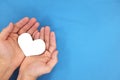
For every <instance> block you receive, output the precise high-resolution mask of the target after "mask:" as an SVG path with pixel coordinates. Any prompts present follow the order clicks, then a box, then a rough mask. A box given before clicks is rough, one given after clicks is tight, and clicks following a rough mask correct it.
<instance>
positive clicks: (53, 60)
mask: <svg viewBox="0 0 120 80" xmlns="http://www.w3.org/2000/svg"><path fill="white" fill-rule="evenodd" d="M57 56H58V51H57V50H56V51H54V53H53V54H52V58H51V59H50V60H49V61H48V62H47V66H48V68H49V69H51V70H52V69H53V67H54V66H55V65H56V64H57V62H58V57H57Z"/></svg>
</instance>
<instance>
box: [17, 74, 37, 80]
mask: <svg viewBox="0 0 120 80" xmlns="http://www.w3.org/2000/svg"><path fill="white" fill-rule="evenodd" d="M36 79H37V77H33V76H31V75H26V74H20V73H19V75H18V78H17V80H36Z"/></svg>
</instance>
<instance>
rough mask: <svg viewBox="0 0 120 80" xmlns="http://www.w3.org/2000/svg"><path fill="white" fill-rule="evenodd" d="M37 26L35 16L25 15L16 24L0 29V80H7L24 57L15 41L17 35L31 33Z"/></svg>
mask: <svg viewBox="0 0 120 80" xmlns="http://www.w3.org/2000/svg"><path fill="white" fill-rule="evenodd" d="M38 26H39V23H38V22H36V19H35V18H32V19H29V18H28V17H25V18H24V19H22V20H20V21H18V22H17V23H16V24H13V23H10V24H9V25H8V27H6V28H5V29H3V30H2V32H1V33H0V80H8V79H9V78H10V76H11V75H12V73H13V72H14V70H15V69H16V68H17V67H18V66H19V65H20V64H21V63H22V61H23V60H24V58H25V56H24V54H23V52H22V50H21V49H20V47H19V45H18V42H17V39H18V36H19V35H20V34H22V33H24V32H28V33H30V34H31V35H32V34H33V33H34V32H35V31H36V30H37V28H38Z"/></svg>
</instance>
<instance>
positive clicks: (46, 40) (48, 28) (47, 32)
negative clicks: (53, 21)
mask: <svg viewBox="0 0 120 80" xmlns="http://www.w3.org/2000/svg"><path fill="white" fill-rule="evenodd" d="M49 38H50V27H48V26H46V27H45V44H46V49H48V48H49Z"/></svg>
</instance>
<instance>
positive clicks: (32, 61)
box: [20, 55, 47, 77]
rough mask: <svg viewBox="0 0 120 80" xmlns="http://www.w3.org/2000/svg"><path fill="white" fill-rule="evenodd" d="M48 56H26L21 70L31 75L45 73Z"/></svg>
mask: <svg viewBox="0 0 120 80" xmlns="http://www.w3.org/2000/svg"><path fill="white" fill-rule="evenodd" d="M46 61H47V59H46V57H45V56H44V55H40V56H33V57H26V58H25V59H24V61H23V63H22V65H21V67H20V70H21V71H24V73H25V72H27V73H29V75H31V76H35V77H36V76H39V75H42V74H45V73H46V72H45V69H46Z"/></svg>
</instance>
